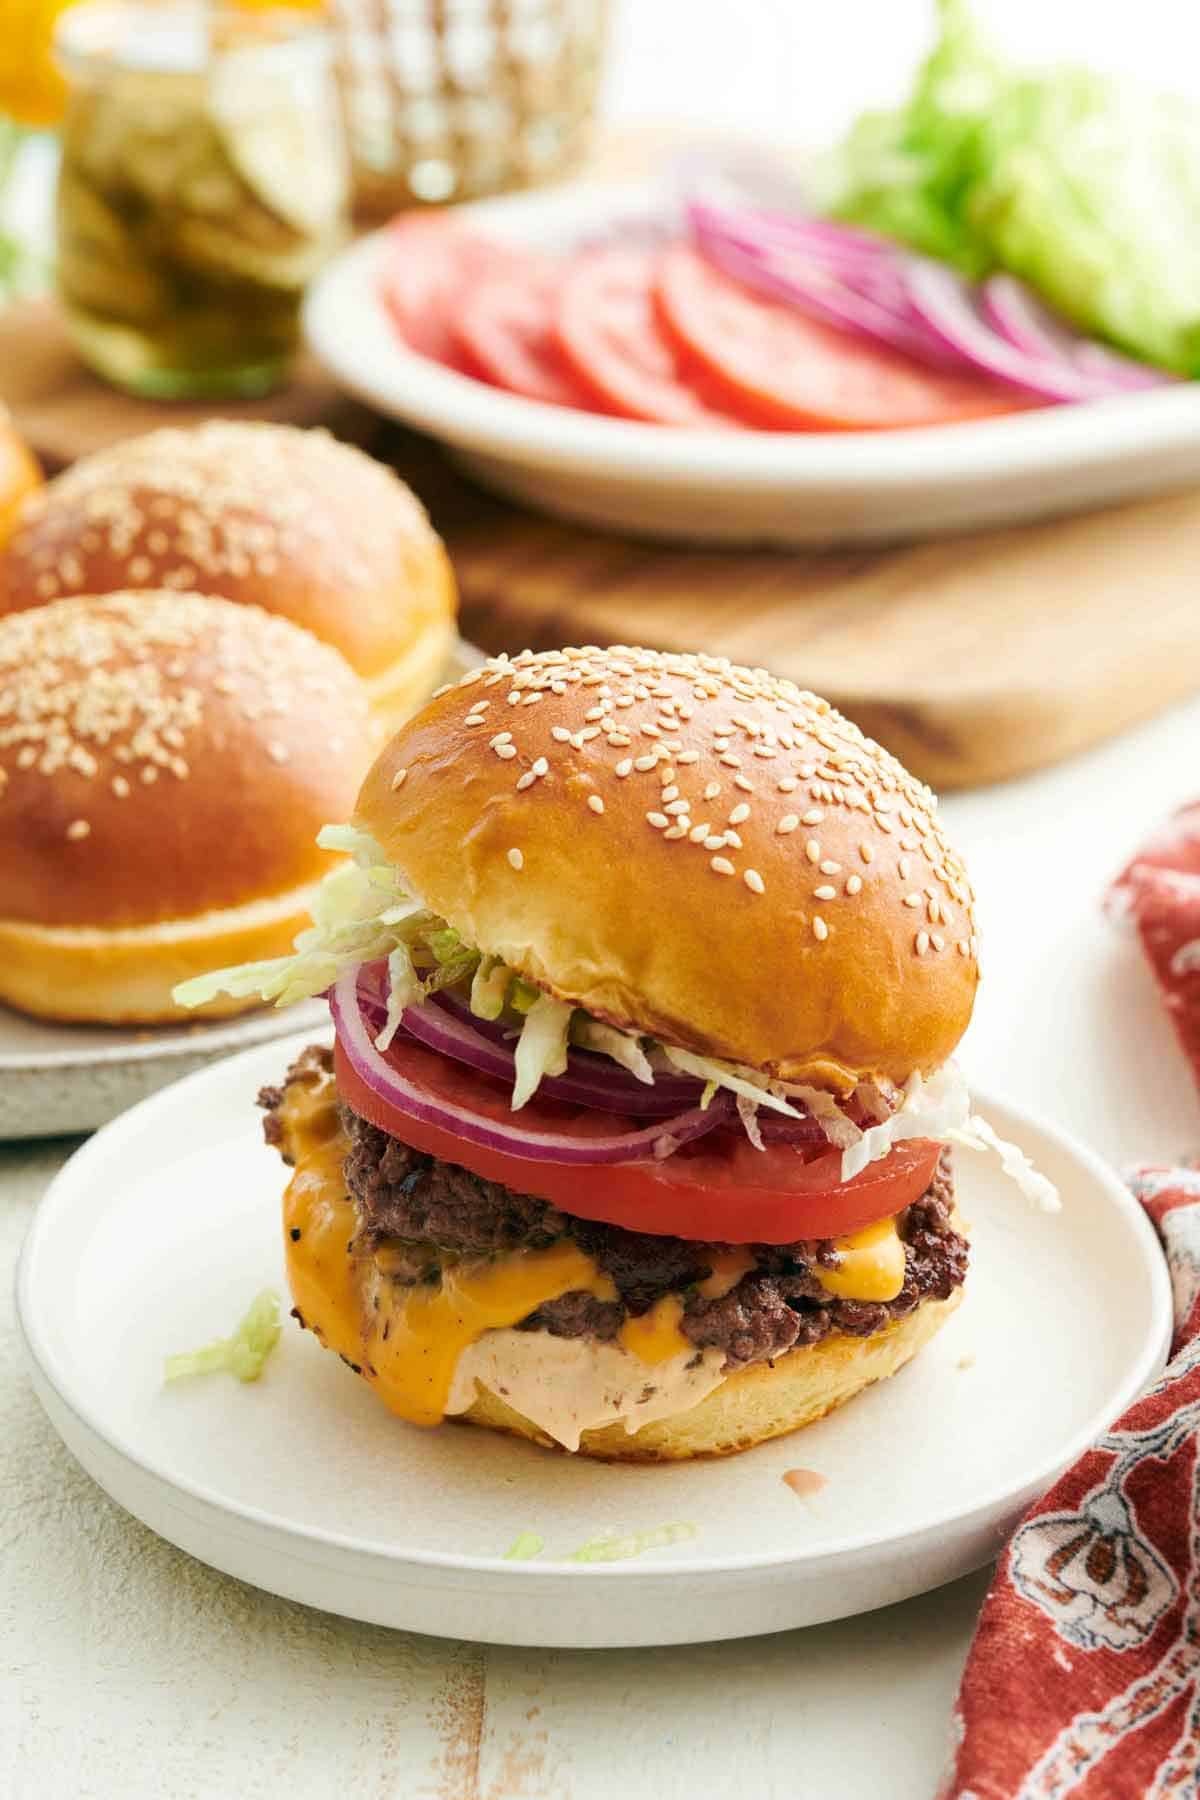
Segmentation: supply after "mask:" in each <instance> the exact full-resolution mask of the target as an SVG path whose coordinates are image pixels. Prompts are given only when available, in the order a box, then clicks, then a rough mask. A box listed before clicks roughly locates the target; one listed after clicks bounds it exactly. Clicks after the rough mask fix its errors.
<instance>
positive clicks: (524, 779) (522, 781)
mask: <svg viewBox="0 0 1200 1800" xmlns="http://www.w3.org/2000/svg"><path fill="white" fill-rule="evenodd" d="M536 780H537V776H536V775H535V774H534V772H533V770H532V769H526V771H525V773H524V774H523V775H518V776H517V792H518V793H521V792H523V791H524V790H525V789H526V788H531V787H532V786H533V784H534V782H535V781H536Z"/></svg>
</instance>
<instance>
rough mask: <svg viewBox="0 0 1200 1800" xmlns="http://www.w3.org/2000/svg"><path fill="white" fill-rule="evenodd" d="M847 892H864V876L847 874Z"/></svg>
mask: <svg viewBox="0 0 1200 1800" xmlns="http://www.w3.org/2000/svg"><path fill="white" fill-rule="evenodd" d="M846 892H847V893H848V894H861V893H862V876H861V875H849V876H847V878H846Z"/></svg>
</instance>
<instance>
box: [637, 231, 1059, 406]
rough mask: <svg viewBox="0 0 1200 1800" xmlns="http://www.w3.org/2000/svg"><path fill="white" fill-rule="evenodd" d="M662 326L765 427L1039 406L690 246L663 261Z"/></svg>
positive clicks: (658, 294)
mask: <svg viewBox="0 0 1200 1800" xmlns="http://www.w3.org/2000/svg"><path fill="white" fill-rule="evenodd" d="M654 297H655V303H656V307H657V313H658V318H659V321H660V323H661V326H662V328H663V330H664V331H665V332H666V334H667V335H668V336H669V337H670V338H671V340H672V341H673V343H674V344H675V345H676V347H677V348H678V349H679V350H680V351H681V352H683V353H684V354H685V355H687V356H690V357H693V358H694V359H695V360H696V362H697V363H699V364H700V365H701V367H702V368H704V369H705V370H706V371H707V373H708V375H709V377H710V379H711V380H712V382H713V384H714V386H715V388H716V390H717V391H718V392H719V393H720V394H721V395H723V396H724V398H725V401H726V403H727V404H729V405H732V406H737V407H739V408H743V409H745V410H746V411H747V412H748V414H749V415H750V416H751V417H753V418H754V420H755V421H756V422H757V423H758V424H760V425H763V426H769V427H770V426H773V427H775V428H783V429H791V430H798V431H884V430H891V429H895V428H897V427H903V426H913V425H945V424H950V423H953V422H954V421H955V420H959V419H976V418H985V417H987V416H989V415H991V414H995V413H1006V412H1020V411H1023V410H1025V409H1026V408H1027V407H1028V406H1030V405H1032V404H1035V402H1034V401H1033V400H1032V399H1028V398H1026V397H1024V396H1022V395H1021V394H1019V393H1018V392H1016V391H1015V390H1014V389H1011V388H1006V387H1004V386H1002V385H1001V384H1000V383H998V382H993V381H989V380H988V379H987V378H986V377H984V376H978V375H972V374H970V373H969V372H964V373H962V374H960V373H957V372H956V371H953V370H942V369H932V368H926V367H924V366H923V365H922V364H920V363H918V362H915V361H913V360H912V358H910V357H907V356H905V355H903V354H902V352H900V351H898V350H893V349H892V348H890V347H889V346H888V345H886V344H873V343H870V342H868V341H867V340H866V339H864V338H859V337H854V336H852V335H851V334H850V333H849V332H845V331H838V330H837V329H836V327H834V326H832V325H826V324H824V323H822V322H821V321H820V320H818V319H812V318H809V317H807V316H806V314H804V313H803V312H801V311H800V310H799V309H798V308H797V307H794V306H789V305H788V304H787V303H786V302H784V301H781V300H772V299H769V298H768V297H767V296H765V295H762V294H757V293H755V292H754V291H753V290H752V289H750V288H748V287H746V286H744V284H743V283H742V282H740V281H737V280H735V279H734V278H733V276H731V275H727V274H725V272H724V271H723V270H722V269H718V268H716V267H714V265H713V264H712V263H710V262H707V261H706V260H705V258H704V257H703V256H701V255H700V254H699V252H698V251H696V250H693V249H692V248H691V246H690V245H688V244H675V245H672V246H671V247H670V248H669V249H667V250H665V251H664V252H663V253H662V255H661V256H660V257H659V259H658V263H657V270H656V280H655V287H654Z"/></svg>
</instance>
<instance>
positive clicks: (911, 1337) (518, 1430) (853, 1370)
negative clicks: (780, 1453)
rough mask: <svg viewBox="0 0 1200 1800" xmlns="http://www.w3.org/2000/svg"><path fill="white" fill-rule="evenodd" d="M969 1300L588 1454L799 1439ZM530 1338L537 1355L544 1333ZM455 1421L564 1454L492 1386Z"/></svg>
mask: <svg viewBox="0 0 1200 1800" xmlns="http://www.w3.org/2000/svg"><path fill="white" fill-rule="evenodd" d="M960 1229H961V1226H960ZM962 1292H963V1291H962V1289H961V1288H957V1289H956V1290H955V1291H954V1293H953V1294H951V1295H950V1297H949V1299H947V1300H922V1302H921V1304H920V1305H919V1306H917V1307H914V1309H913V1310H912V1312H910V1313H908V1314H907V1315H906V1316H905V1317H904V1318H902V1319H898V1320H897V1321H896V1322H895V1324H892V1325H889V1326H887V1327H886V1328H885V1329H884V1330H883V1331H877V1332H875V1333H873V1334H872V1336H870V1337H850V1336H849V1335H848V1334H847V1333H846V1332H841V1331H839V1332H833V1333H831V1335H830V1336H829V1337H826V1338H822V1339H821V1341H820V1343H817V1344H810V1345H807V1346H805V1347H804V1348H803V1349H800V1350H790V1351H789V1352H788V1353H787V1355H786V1356H779V1357H776V1358H775V1360H774V1361H773V1362H769V1363H767V1362H760V1363H751V1364H749V1365H748V1366H747V1367H746V1368H743V1369H736V1370H735V1371H734V1372H733V1373H732V1374H730V1375H727V1376H726V1377H725V1380H724V1381H723V1382H722V1383H721V1385H720V1387H717V1388H714V1389H713V1391H712V1393H711V1394H708V1395H706V1396H705V1398H704V1399H703V1400H701V1401H700V1402H699V1403H698V1404H697V1405H696V1406H690V1407H688V1409H687V1411H686V1412H678V1413H672V1414H671V1415H670V1416H669V1417H668V1418H665V1419H657V1420H655V1421H654V1423H653V1424H650V1425H643V1426H642V1427H641V1428H640V1429H639V1430H637V1431H633V1432H628V1431H626V1429H625V1426H624V1424H623V1423H621V1422H620V1421H618V1422H617V1423H616V1424H613V1425H602V1426H600V1427H598V1428H597V1429H595V1430H591V1431H585V1432H584V1433H583V1434H582V1436H581V1438H580V1440H579V1451H580V1454H581V1455H583V1456H592V1457H596V1458H597V1459H598V1460H599V1461H601V1462H640V1463H654V1462H688V1461H691V1460H692V1459H693V1458H694V1457H698V1456H733V1455H735V1454H736V1453H737V1452H739V1451H741V1450H750V1449H753V1447H754V1445H755V1444H765V1443H766V1442H767V1441H768V1440H769V1439H770V1438H777V1437H784V1436H785V1435H786V1434H787V1433H788V1432H791V1431H799V1430H800V1429H801V1428H802V1427H803V1426H805V1425H813V1424H815V1423H816V1421H817V1420H818V1419H823V1418H824V1417H825V1415H826V1414H827V1413H831V1412H833V1411H835V1410H836V1408H837V1407H839V1406H845V1404H846V1402H847V1401H848V1400H853V1399H854V1397H855V1395H856V1394H861V1393H862V1391H863V1389H864V1388H868V1387H870V1386H871V1385H872V1384H873V1383H874V1382H876V1381H886V1380H887V1378H888V1376H889V1375H895V1374H896V1373H897V1371H898V1370H900V1369H902V1368H903V1367H904V1365H905V1363H907V1362H911V1361H912V1359H913V1357H914V1356H915V1355H916V1354H917V1352H918V1350H921V1349H923V1348H924V1346H925V1345H926V1344H927V1343H928V1342H929V1340H930V1338H932V1337H933V1335H934V1334H935V1332H937V1331H940V1329H941V1327H942V1326H943V1325H944V1324H945V1323H946V1320H947V1319H948V1318H949V1317H950V1314H951V1313H952V1312H953V1311H954V1309H955V1307H956V1306H957V1305H958V1304H959V1302H960V1300H961V1299H962ZM529 1335H530V1340H531V1342H530V1356H531V1357H533V1356H536V1355H537V1335H538V1334H537V1333H536V1332H535V1333H530V1334H529ZM454 1416H455V1417H456V1418H458V1419H461V1420H463V1421H464V1422H465V1423H467V1424H469V1425H483V1426H485V1427H487V1428H488V1429H489V1430H492V1431H507V1432H511V1433H512V1434H513V1435H514V1436H516V1437H524V1438H530V1439H531V1440H532V1441H533V1442H534V1443H535V1444H542V1445H544V1446H545V1447H546V1448H547V1449H554V1448H556V1446H555V1443H554V1440H553V1438H551V1437H549V1436H547V1434H546V1433H545V1432H544V1431H542V1430H541V1429H540V1428H539V1427H538V1426H537V1425H535V1424H534V1423H533V1422H532V1420H530V1419H527V1418H525V1417H524V1416H523V1415H522V1414H521V1413H519V1412H516V1411H515V1410H514V1409H513V1407H511V1406H509V1405H508V1403H507V1401H505V1400H502V1399H501V1398H500V1396H499V1395H498V1394H494V1393H492V1392H491V1390H490V1389H488V1388H484V1387H479V1388H477V1389H476V1397H475V1399H474V1401H473V1402H472V1404H471V1406H470V1407H469V1408H468V1409H467V1411H466V1412H464V1413H458V1414H455V1415H454Z"/></svg>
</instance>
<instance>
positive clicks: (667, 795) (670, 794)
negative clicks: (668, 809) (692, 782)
mask: <svg viewBox="0 0 1200 1800" xmlns="http://www.w3.org/2000/svg"><path fill="white" fill-rule="evenodd" d="M662 797H663V799H664V800H678V798H679V789H678V788H677V787H676V785H675V783H674V782H672V783H671V785H670V787H665V788H664V789H663V791H662Z"/></svg>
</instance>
